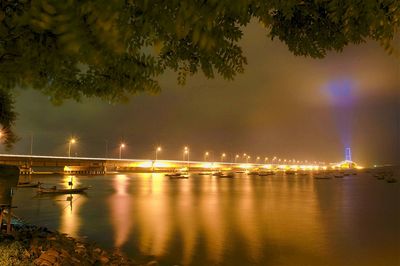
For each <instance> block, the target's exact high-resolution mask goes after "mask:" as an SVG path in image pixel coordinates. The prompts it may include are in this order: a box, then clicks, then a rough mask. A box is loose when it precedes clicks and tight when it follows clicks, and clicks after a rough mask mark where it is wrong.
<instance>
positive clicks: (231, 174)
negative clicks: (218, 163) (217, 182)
mask: <svg viewBox="0 0 400 266" xmlns="http://www.w3.org/2000/svg"><path fill="white" fill-rule="evenodd" d="M234 176H235V174H234V173H232V172H228V173H221V174H220V175H218V177H219V178H233V177H234Z"/></svg>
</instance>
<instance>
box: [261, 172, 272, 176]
mask: <svg viewBox="0 0 400 266" xmlns="http://www.w3.org/2000/svg"><path fill="white" fill-rule="evenodd" d="M258 175H259V176H267V175H274V172H273V171H260V172H258Z"/></svg>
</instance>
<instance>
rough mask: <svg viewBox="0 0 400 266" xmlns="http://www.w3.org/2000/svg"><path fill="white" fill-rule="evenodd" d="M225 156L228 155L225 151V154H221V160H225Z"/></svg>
mask: <svg viewBox="0 0 400 266" xmlns="http://www.w3.org/2000/svg"><path fill="white" fill-rule="evenodd" d="M225 156H226V154H225V153H223V154H222V155H221V162H223V161H224V159H225Z"/></svg>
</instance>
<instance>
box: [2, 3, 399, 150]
mask: <svg viewBox="0 0 400 266" xmlns="http://www.w3.org/2000/svg"><path fill="white" fill-rule="evenodd" d="M399 17H400V2H399V1H385V0H364V1H355V0H354V1H353V0H352V1H349V0H304V1H298V0H286V1H280V0H270V1H261V0H237V1H231V0H208V1H206V0H203V1H193V0H190V1H189V0H169V1H168V0H167V1H159V0H124V1H123V0H96V1H93V0H86V1H85V0H82V1H76V0H67V1H57V0H2V1H0V91H1V97H0V104H1V108H0V110H1V112H3V113H2V114H0V116H1V118H2V120H1V121H0V123H1V125H2V126H3V131H5V132H6V133H7V134H6V138H5V141H6V142H7V143H8V147H11V145H10V144H11V143H13V142H15V141H16V139H17V138H16V137H15V135H14V134H13V133H12V130H11V129H12V124H13V123H14V121H15V119H16V115H15V113H14V112H13V104H12V103H13V101H12V95H13V91H14V90H15V89H16V88H33V89H35V90H39V91H41V92H42V93H44V94H45V95H48V96H49V97H50V99H51V100H52V101H53V102H54V103H55V104H60V103H61V102H62V101H63V100H65V99H74V100H77V101H79V100H81V99H82V98H83V97H100V98H102V99H105V100H108V101H113V102H118V101H124V100H127V99H128V98H129V97H130V96H131V95H133V94H136V93H141V92H147V93H152V94H155V93H157V92H159V91H160V89H161V88H160V86H159V83H158V82H157V77H158V76H159V75H161V74H162V73H164V72H165V71H166V70H173V71H175V72H177V73H178V83H179V84H184V83H185V80H186V77H187V76H188V75H193V74H195V73H197V72H199V71H201V72H203V73H204V75H205V76H206V77H208V78H214V77H215V75H217V74H218V75H220V76H222V77H223V78H225V79H233V78H234V77H235V75H236V74H238V73H242V72H243V71H244V66H245V64H246V58H245V57H244V56H243V54H242V49H241V47H240V46H239V44H238V42H239V41H240V39H241V38H242V35H243V28H244V27H245V26H246V25H248V24H249V23H250V21H251V20H256V21H259V22H260V23H261V24H262V25H263V26H264V27H265V34H266V36H268V37H269V38H272V39H274V38H278V39H279V40H281V41H282V42H284V43H285V44H286V45H287V47H288V49H289V50H290V51H291V52H293V53H294V54H295V55H301V56H311V57H314V58H322V57H324V56H325V55H326V53H327V52H328V51H332V50H334V51H341V50H342V49H343V48H344V47H345V46H346V45H348V44H350V43H355V44H358V43H362V42H365V41H366V40H368V39H372V40H377V41H379V42H380V43H381V45H382V46H383V47H384V48H385V49H386V50H387V51H388V52H389V53H391V52H392V49H393V46H392V40H393V38H394V36H395V34H396V32H397V30H398V29H399V23H400V22H399Z"/></svg>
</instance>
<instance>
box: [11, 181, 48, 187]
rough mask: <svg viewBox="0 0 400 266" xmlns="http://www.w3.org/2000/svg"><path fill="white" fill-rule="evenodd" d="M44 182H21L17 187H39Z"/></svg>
mask: <svg viewBox="0 0 400 266" xmlns="http://www.w3.org/2000/svg"><path fill="white" fill-rule="evenodd" d="M41 184H42V183H40V182H37V183H31V182H19V183H18V185H17V187H21V188H24V187H39V186H40V185H41Z"/></svg>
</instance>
